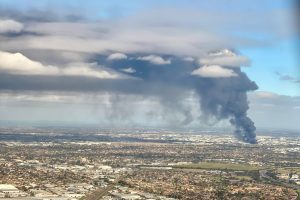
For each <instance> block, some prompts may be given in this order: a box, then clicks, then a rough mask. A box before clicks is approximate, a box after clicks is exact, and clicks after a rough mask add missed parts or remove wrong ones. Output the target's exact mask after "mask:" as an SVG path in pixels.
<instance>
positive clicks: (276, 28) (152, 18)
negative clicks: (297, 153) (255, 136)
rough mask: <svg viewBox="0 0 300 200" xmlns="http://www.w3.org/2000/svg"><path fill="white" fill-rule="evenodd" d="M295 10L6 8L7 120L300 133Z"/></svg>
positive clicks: (1, 92)
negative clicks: (286, 130)
mask: <svg viewBox="0 0 300 200" xmlns="http://www.w3.org/2000/svg"><path fill="white" fill-rule="evenodd" d="M298 6H299V5H297V1H296V0H260V1H259V0H245V1H240V0H211V1H195V0H172V1H171V0H159V1H158V0H152V1H150V0H149V1H147V0H124V1H117V0H112V1H84V0H61V1H51V0H39V1H34V0H0V121H1V120H2V121H14V120H15V121H44V120H45V121H57V122H78V123H92V124H99V125H112V126H117V125H120V126H122V125H139V126H143V125H151V126H152V125H153V126H174V127H175V126H184V127H207V126H212V127H213V126H216V127H229V126H230V123H229V122H228V119H231V118H232V119H233V121H231V125H234V126H236V128H237V129H240V128H241V129H244V128H245V129H247V127H248V126H247V125H246V124H247V123H248V125H249V124H251V120H250V122H245V120H246V118H247V116H249V117H250V118H251V119H252V121H254V123H255V125H256V126H257V127H262V128H264V127H267V128H269V127H274V128H278V129H292V130H299V131H300V124H299V122H298V121H299V119H300V66H299V65H300V58H299V56H298V55H299V53H300V36H299V25H298V23H297V22H299V21H297V20H298V17H299V16H297V10H296V9H298V8H299V7H298ZM256 86H257V87H258V88H257V87H256ZM246 93H247V94H248V99H247V98H246V97H245V96H244V94H246ZM247 101H249V102H250V104H249V107H250V108H249V110H248V105H247ZM247 110H248V112H247ZM247 113H248V114H247ZM240 116H243V117H242V118H243V119H241V118H239V117H240ZM247 120H248V119H247ZM247 120H246V121H247ZM243 123H246V124H243ZM250 132H251V131H250Z"/></svg>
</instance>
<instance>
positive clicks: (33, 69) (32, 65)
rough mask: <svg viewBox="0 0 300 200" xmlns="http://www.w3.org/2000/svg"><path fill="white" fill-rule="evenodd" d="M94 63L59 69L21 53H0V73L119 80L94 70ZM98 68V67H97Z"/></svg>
mask: <svg viewBox="0 0 300 200" xmlns="http://www.w3.org/2000/svg"><path fill="white" fill-rule="evenodd" d="M96 67H98V66H97V65H96V63H70V64H68V65H67V66H65V67H62V68H59V67H57V66H53V65H44V64H42V63H40V62H37V61H33V60H31V59H29V58H27V57H26V56H24V55H23V54H21V53H9V52H3V51H0V72H2V73H7V74H20V75H48V76H62V75H64V76H88V77H94V78H101V79H114V78H120V75H119V74H117V73H115V72H112V71H108V70H105V69H103V68H102V69H95V68H96ZM98 68H99V67H98Z"/></svg>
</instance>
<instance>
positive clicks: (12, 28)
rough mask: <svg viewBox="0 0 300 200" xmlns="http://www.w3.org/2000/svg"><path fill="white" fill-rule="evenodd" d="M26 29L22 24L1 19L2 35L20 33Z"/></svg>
mask: <svg viewBox="0 0 300 200" xmlns="http://www.w3.org/2000/svg"><path fill="white" fill-rule="evenodd" d="M23 28H24V25H23V24H22V23H20V22H17V21H15V20H11V19H4V20H1V19H0V33H19V32H21V31H22V29H23Z"/></svg>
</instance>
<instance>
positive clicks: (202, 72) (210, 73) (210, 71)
mask: <svg viewBox="0 0 300 200" xmlns="http://www.w3.org/2000/svg"><path fill="white" fill-rule="evenodd" d="M192 75H196V76H201V77H210V78H221V77H233V76H237V74H236V73H234V71H233V70H231V69H227V68H223V67H221V66H219V65H205V66H203V67H200V68H198V69H196V70H194V71H193V72H192Z"/></svg>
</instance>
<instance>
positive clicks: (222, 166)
mask: <svg viewBox="0 0 300 200" xmlns="http://www.w3.org/2000/svg"><path fill="white" fill-rule="evenodd" d="M172 167H173V168H180V169H213V170H231V171H254V170H259V169H262V167H258V166H252V165H246V164H232V163H215V162H201V163H197V164H188V165H174V166H172Z"/></svg>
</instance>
